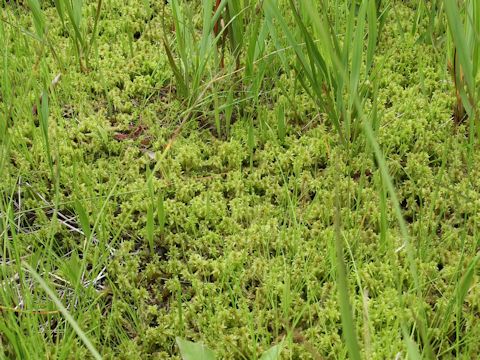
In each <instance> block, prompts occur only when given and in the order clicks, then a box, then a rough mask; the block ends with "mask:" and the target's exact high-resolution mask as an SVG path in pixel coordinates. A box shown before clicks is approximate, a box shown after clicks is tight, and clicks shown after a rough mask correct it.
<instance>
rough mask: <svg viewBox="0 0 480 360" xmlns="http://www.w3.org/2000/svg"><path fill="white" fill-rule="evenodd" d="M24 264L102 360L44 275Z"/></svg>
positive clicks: (82, 338) (99, 359) (92, 352)
mask: <svg viewBox="0 0 480 360" xmlns="http://www.w3.org/2000/svg"><path fill="white" fill-rule="evenodd" d="M23 266H24V267H25V268H26V269H27V270H28V271H29V272H30V274H31V275H32V276H33V278H34V279H35V280H36V281H37V282H38V283H39V284H40V286H41V287H42V288H43V290H44V291H45V292H46V293H47V295H48V296H49V297H50V299H52V301H53V302H54V303H55V306H56V307H57V309H58V310H59V311H60V312H61V313H62V315H63V316H64V317H65V320H67V322H68V323H69V324H70V326H71V327H72V328H73V330H74V331H75V333H76V334H77V335H78V337H79V338H80V340H82V342H83V343H84V344H85V346H86V347H87V348H88V350H89V351H90V353H91V354H92V356H93V357H94V358H95V359H96V360H101V359H102V356H101V355H100V353H99V352H98V351H97V349H96V348H95V346H94V345H93V344H92V343H91V342H90V340H89V339H88V337H87V335H86V334H85V333H84V332H83V330H82V329H81V328H80V326H79V325H78V323H77V322H76V321H75V319H74V318H73V316H72V315H70V313H69V312H68V310H67V309H66V308H65V306H64V305H63V304H62V302H61V301H60V299H59V298H58V297H57V295H56V294H55V293H54V292H53V290H52V289H50V287H49V286H48V285H47V283H46V282H45V280H43V279H42V277H41V276H40V275H39V274H38V273H37V272H36V271H35V270H34V269H33V268H32V267H31V266H30V265H29V264H27V263H25V262H24V263H23Z"/></svg>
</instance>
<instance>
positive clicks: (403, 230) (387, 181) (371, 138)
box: [356, 103, 433, 358]
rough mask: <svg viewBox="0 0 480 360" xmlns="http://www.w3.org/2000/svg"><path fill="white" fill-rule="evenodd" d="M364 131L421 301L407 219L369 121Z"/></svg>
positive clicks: (423, 323)
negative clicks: (387, 196) (389, 200)
mask: <svg viewBox="0 0 480 360" xmlns="http://www.w3.org/2000/svg"><path fill="white" fill-rule="evenodd" d="M356 107H357V111H359V112H361V111H362V109H361V107H360V105H359V104H358V103H357V104H356ZM363 131H364V133H365V136H366V138H367V142H368V144H369V145H370V147H371V148H372V150H373V153H374V155H375V158H376V159H377V163H378V167H379V170H380V173H381V177H382V181H383V184H384V186H385V188H386V190H387V192H388V194H389V195H390V198H391V200H392V205H393V209H394V212H395V216H396V218H397V222H398V224H399V226H400V234H401V235H402V238H403V245H402V246H401V247H400V248H398V249H397V250H396V252H398V251H400V250H402V249H404V248H405V250H406V254H407V261H408V266H409V271H410V275H411V276H412V278H413V282H414V284H413V285H414V289H415V290H416V293H417V294H416V295H417V297H418V299H419V300H421V299H422V297H423V296H422V293H421V285H420V278H419V275H418V270H417V265H416V263H415V254H414V252H415V250H414V248H413V246H412V244H411V241H410V236H409V234H408V228H407V224H406V222H405V219H404V218H403V215H402V210H401V209H400V203H399V201H398V197H397V194H396V191H395V188H394V186H393V181H392V179H391V177H390V174H389V172H388V168H387V164H386V162H385V158H384V157H383V154H382V151H381V150H380V146H379V144H378V142H377V140H376V139H375V135H374V133H373V130H372V127H371V126H370V124H369V123H368V122H367V121H363ZM420 312H421V317H422V318H421V319H420V324H419V326H420V327H421V328H420V329H419V330H420V336H421V337H422V341H423V344H424V348H425V352H426V354H427V357H428V358H433V355H432V350H431V346H430V341H429V339H428V334H427V328H426V326H427V315H426V314H425V311H424V309H420Z"/></svg>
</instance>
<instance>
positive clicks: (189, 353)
mask: <svg viewBox="0 0 480 360" xmlns="http://www.w3.org/2000/svg"><path fill="white" fill-rule="evenodd" d="M176 341H177V345H178V347H179V349H180V354H181V355H182V360H215V354H214V352H213V351H212V350H210V349H209V348H208V347H207V346H205V345H203V344H197V343H193V342H191V341H187V340H184V339H182V338H179V337H177V338H176Z"/></svg>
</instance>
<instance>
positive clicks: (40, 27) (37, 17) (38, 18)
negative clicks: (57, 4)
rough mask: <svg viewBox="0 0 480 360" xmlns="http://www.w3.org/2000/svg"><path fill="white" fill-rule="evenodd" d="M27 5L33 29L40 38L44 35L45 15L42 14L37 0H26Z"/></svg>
mask: <svg viewBox="0 0 480 360" xmlns="http://www.w3.org/2000/svg"><path fill="white" fill-rule="evenodd" d="M28 7H29V8H30V11H31V12H32V16H33V25H34V26H35V31H36V33H37V35H38V36H39V37H40V38H43V36H44V35H45V17H44V15H43V11H42V7H41V5H40V3H39V2H38V0H28Z"/></svg>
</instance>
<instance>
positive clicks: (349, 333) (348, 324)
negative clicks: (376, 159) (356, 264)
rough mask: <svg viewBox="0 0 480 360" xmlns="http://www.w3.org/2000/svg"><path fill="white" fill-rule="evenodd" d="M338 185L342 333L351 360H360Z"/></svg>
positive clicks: (336, 216) (338, 250) (338, 247)
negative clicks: (344, 249) (344, 246)
mask: <svg viewBox="0 0 480 360" xmlns="http://www.w3.org/2000/svg"><path fill="white" fill-rule="evenodd" d="M337 184H338V182H337ZM339 191H340V190H339V189H338V185H337V186H336V189H335V193H336V196H335V197H336V201H335V216H334V226H335V253H336V257H335V259H336V264H335V266H336V270H337V271H336V273H337V289H338V301H339V304H340V318H341V320H342V333H343V339H344V341H345V343H346V345H347V350H348V354H349V357H350V359H352V360H360V359H361V356H360V347H359V345H358V339H357V333H356V328H355V322H354V319H353V314H352V307H351V304H350V300H349V295H348V280H347V269H346V266H345V257H344V251H343V239H342V230H341V218H340V212H341V209H340V194H339Z"/></svg>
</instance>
